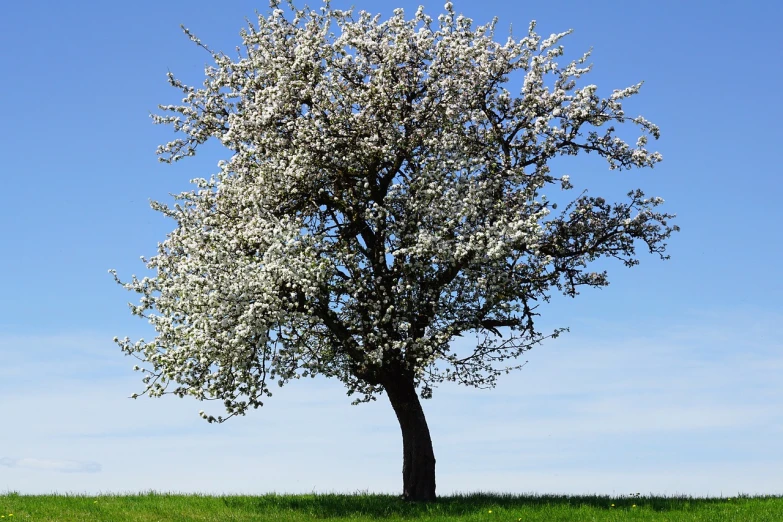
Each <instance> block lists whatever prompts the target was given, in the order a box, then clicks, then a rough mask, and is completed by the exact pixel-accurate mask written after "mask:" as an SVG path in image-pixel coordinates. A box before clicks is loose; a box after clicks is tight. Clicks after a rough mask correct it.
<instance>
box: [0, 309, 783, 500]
mask: <svg viewBox="0 0 783 522" xmlns="http://www.w3.org/2000/svg"><path fill="white" fill-rule="evenodd" d="M734 317H735V322H734V323H727V322H726V321H723V320H721V318H720V317H705V316H694V317H689V318H687V321H684V323H683V324H681V325H672V326H671V327H669V328H667V329H665V330H661V329H658V330H655V331H641V330H632V331H628V330H626V331H623V328H622V326H618V327H617V328H610V327H609V326H606V332H607V333H606V335H595V333H593V334H592V335H591V336H585V335H582V336H578V335H575V334H569V335H565V336H563V337H561V338H560V339H558V340H557V341H556V342H554V343H549V344H548V345H545V346H542V347H538V348H536V349H534V350H533V351H531V352H530V353H528V354H526V359H528V360H529V361H530V363H529V364H528V365H527V366H526V367H525V368H524V369H523V370H522V371H521V372H517V373H515V374H511V375H509V376H506V377H505V378H503V379H502V380H501V381H500V383H499V386H498V388H497V389H496V390H493V391H481V390H471V389H466V388H460V387H455V386H444V387H442V388H440V389H438V390H436V393H435V398H434V399H433V400H432V401H427V402H425V403H424V408H425V411H426V413H427V417H428V421H429V423H430V429H431V432H432V435H433V442H434V445H435V451H436V458H437V459H438V487H439V492H440V493H441V494H446V493H449V492H453V491H476V490H494V491H507V492H518V493H521V492H527V491H537V492H539V493H545V492H572V493H580V492H591V493H612V492H617V493H624V492H626V491H625V489H627V488H629V487H630V488H631V489H633V490H634V491H640V492H642V493H649V492H658V493H664V492H668V493H669V494H674V493H684V494H707V493H709V494H715V495H717V494H720V493H721V491H722V492H724V493H726V494H736V493H737V492H740V491H742V492H747V493H754V492H772V491H775V488H777V490H778V491H779V490H780V489H781V485H780V483H779V479H776V478H775V477H776V475H775V472H774V470H779V469H781V468H783V450H782V449H781V448H780V445H779V442H778V441H779V439H780V434H781V433H783V421H781V419H780V417H779V414H778V412H779V410H780V405H781V404H783V387H782V386H781V383H780V379H779V369H780V368H781V365H783V350H782V349H781V344H780V341H779V340H777V338H776V337H775V336H774V335H772V332H774V331H775V329H776V328H777V327H776V325H777V324H781V321H779V320H780V318H779V317H774V316H773V315H771V314H770V315H768V316H766V317H765V316H759V315H753V316H752V315H750V314H748V315H746V316H742V315H739V316H738V315H736V314H735V315H734ZM743 320H745V321H746V322H747V325H744V324H743ZM744 326H746V327H744ZM751 334H752V335H751ZM64 339H66V342H65V344H63V345H58V341H57V338H51V337H47V338H36V337H29V338H17V339H14V340H13V342H9V341H8V340H7V339H6V340H0V349H2V350H3V354H4V356H5V355H8V358H9V360H10V361H11V365H10V369H8V367H6V370H5V372H6V373H5V378H4V379H3V380H2V381H0V393H2V395H3V397H4V402H3V413H4V417H5V418H6V419H9V425H12V426H14V429H11V430H5V431H4V433H3V434H2V444H1V446H2V447H3V450H4V451H5V452H6V453H7V454H8V455H10V456H13V457H14V458H16V459H17V460H13V459H11V458H10V457H7V462H13V464H14V465H13V466H11V465H9V464H8V463H5V464H4V465H3V466H1V467H0V488H4V487H5V488H6V489H10V490H18V491H21V492H27V493H46V492H51V491H58V492H98V491H116V492H124V491H142V490H148V489H156V490H160V491H190V492H205V493H263V492H267V491H278V492H286V491H287V492H307V491H313V490H316V491H343V492H351V491H357V490H369V491H379V492H380V491H384V492H397V490H398V489H399V487H400V480H401V478H400V469H401V441H400V434H399V427H398V425H397V424H396V420H395V418H394V415H393V413H392V410H391V408H390V406H389V405H388V403H387V401H386V399H385V397H381V398H379V401H378V402H376V403H371V404H368V405H362V406H357V407H352V406H350V405H349V402H350V399H349V398H348V397H346V395H345V392H344V389H343V388H342V385H341V384H340V383H339V382H336V381H326V380H318V379H317V380H314V381H311V380H306V381H298V382H294V383H291V384H290V385H289V386H286V387H285V388H283V389H279V390H275V391H274V393H275V395H274V397H272V398H270V399H269V400H268V401H267V402H266V404H265V406H264V407H263V408H261V409H260V410H258V411H255V412H251V414H249V415H248V416H247V417H245V418H237V419H232V420H231V421H229V422H228V423H226V424H223V425H218V426H216V425H209V424H207V423H205V422H204V421H202V420H201V419H199V418H198V416H197V414H196V412H197V411H198V410H199V409H202V408H203V409H207V410H209V409H210V408H215V407H217V405H216V403H207V404H202V403H197V402H196V401H193V400H188V399H184V400H180V399H176V398H173V397H164V398H163V399H147V398H139V399H137V400H131V399H128V398H127V397H128V395H130V393H132V392H134V391H138V389H139V387H140V384H141V383H140V380H139V379H140V376H139V374H137V373H134V372H132V371H130V368H129V366H131V365H130V364H127V363H128V359H127V358H124V357H123V356H122V354H121V353H119V351H118V350H117V351H116V352H114V353H111V350H110V347H111V345H110V344H109V345H108V346H107V344H106V342H105V341H104V340H103V338H102V337H99V336H92V337H91V338H87V339H86V340H84V341H83V342H79V341H78V339H75V338H73V337H72V336H68V337H65V338H64ZM68 339H70V340H68ZM63 347H65V348H63ZM9 350H10V351H9ZM47 354H56V356H53V357H51V358H47V357H46V355H47ZM37 361H44V362H43V363H41V367H39V368H37V369H38V371H34V370H35V369H36V362H37ZM47 361H48V362H47ZM126 367H127V368H126ZM18 368H24V372H23V373H25V378H24V379H20V378H18V377H15V376H14V375H15V374H14V370H15V369H18ZM205 406H206V407H205ZM215 412H218V411H217V410H215ZM43 455H46V456H47V459H43V458H27V459H22V458H21V457H22V456H29V457H33V456H35V457H40V456H43ZM23 461H24V462H25V463H26V464H24V465H20V462H23ZM45 462H48V463H49V464H43V463H45ZM58 462H59V463H61V465H59V466H57V465H54V464H52V463H58ZM66 462H70V463H96V462H100V463H101V473H99V474H96V473H92V474H90V473H79V474H71V475H68V476H67V478H66V477H65V476H63V475H62V474H61V473H57V472H55V471H65V470H67V469H83V468H79V467H78V466H77V465H76V464H68V465H65V464H62V463H66ZM69 466H70V468H69ZM776 480H777V482H776Z"/></svg>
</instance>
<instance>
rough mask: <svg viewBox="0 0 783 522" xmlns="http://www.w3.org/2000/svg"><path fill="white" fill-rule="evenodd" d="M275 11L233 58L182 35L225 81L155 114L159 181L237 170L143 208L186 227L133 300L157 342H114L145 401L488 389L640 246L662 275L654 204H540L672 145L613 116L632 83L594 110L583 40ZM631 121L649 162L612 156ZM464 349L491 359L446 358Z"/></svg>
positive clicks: (237, 401) (465, 22)
mask: <svg viewBox="0 0 783 522" xmlns="http://www.w3.org/2000/svg"><path fill="white" fill-rule="evenodd" d="M279 4H280V3H279V2H278V1H277V0H273V1H271V2H270V6H271V12H270V14H269V15H268V16H266V17H264V16H263V15H262V16H259V18H258V22H257V25H256V26H253V25H251V26H250V27H248V28H246V29H244V30H243V31H242V33H241V36H242V40H243V42H242V43H243V46H242V50H243V52H242V54H241V55H240V56H239V57H238V58H235V59H233V58H229V57H228V56H227V55H225V54H222V53H219V52H216V51H212V50H210V49H209V48H207V47H206V46H204V44H202V43H201V41H200V40H199V39H198V38H196V37H195V36H193V35H192V34H191V33H190V32H189V31H188V30H185V32H186V34H187V35H188V36H189V37H190V38H191V40H193V42H195V43H196V44H197V45H199V46H201V47H202V48H204V49H206V50H207V51H208V52H209V53H210V54H211V57H212V59H213V61H214V65H213V66H210V67H208V68H207V69H206V72H205V75H206V80H205V82H204V85H203V87H192V86H188V85H185V84H183V83H182V82H181V81H180V80H178V79H177V78H176V77H175V76H174V75H173V74H169V76H168V79H169V83H171V85H173V86H174V87H176V88H177V89H179V90H181V91H182V94H183V96H184V97H183V98H182V102H181V104H173V105H161V106H160V108H161V110H162V111H163V113H164V114H163V115H155V116H153V119H154V121H155V122H156V123H163V124H169V125H171V126H172V128H173V129H174V130H175V131H176V132H177V133H178V135H179V137H178V138H177V139H174V140H172V141H171V142H169V143H166V144H164V145H161V146H160V147H159V149H158V153H159V155H160V159H161V160H162V161H164V162H174V161H178V160H180V159H182V158H184V157H187V156H192V155H194V154H195V153H196V150H197V149H198V147H199V146H200V145H201V144H203V143H205V142H206V141H208V140H210V139H213V138H214V139H216V140H218V141H220V143H222V144H223V145H224V146H225V147H226V149H227V150H228V151H230V152H229V157H227V158H224V159H222V160H221V161H220V162H219V163H218V169H219V170H218V171H217V172H216V173H215V174H214V175H213V176H212V177H210V178H209V179H196V180H193V184H194V185H195V188H194V189H193V190H191V191H190V192H184V193H182V194H179V195H178V196H176V203H175V204H174V205H171V206H169V205H164V204H162V203H153V204H152V206H153V208H154V209H155V210H157V211H159V212H161V213H163V214H164V215H166V216H168V217H170V218H172V219H173V220H175V221H176V228H175V229H174V230H173V231H172V232H171V233H169V234H168V236H167V238H166V240H165V241H164V242H162V243H160V244H159V246H158V251H157V254H156V255H154V256H152V257H150V258H149V259H146V258H145V259H144V262H145V264H146V267H147V268H148V269H150V270H152V271H153V272H154V274H155V275H154V276H151V277H143V278H137V277H136V276H131V278H130V280H129V281H126V282H121V283H120V284H122V285H123V286H124V287H125V288H126V289H128V290H132V291H135V292H137V293H138V294H139V295H140V302H139V304H138V305H134V304H131V311H132V313H134V314H136V315H139V316H143V317H145V318H146V319H147V320H148V321H149V322H150V323H151V325H152V326H153V327H154V328H155V331H156V332H157V335H156V337H155V338H154V339H153V340H151V341H144V340H143V339H142V340H139V341H136V342H131V340H129V339H128V338H124V339H118V338H115V342H117V343H118V344H119V345H120V347H121V348H122V349H123V351H124V352H125V353H127V354H129V355H133V356H135V357H137V358H138V359H139V360H140V361H142V362H143V363H144V364H145V365H146V368H145V370H144V373H145V377H144V380H143V382H144V383H145V386H146V388H145V391H144V393H146V394H148V395H151V396H159V395H162V394H164V393H173V394H176V395H179V396H185V395H189V396H193V397H196V398H197V399H200V400H207V399H219V400H220V401H222V403H223V405H224V407H225V409H226V411H227V413H228V416H229V417H230V416H232V415H236V414H243V413H245V412H246V410H247V409H248V408H250V407H259V406H261V405H262V399H263V398H264V397H265V396H271V392H270V389H269V383H278V384H279V385H284V384H285V383H286V382H288V381H290V380H291V379H297V378H300V377H302V376H315V375H325V376H328V377H336V378H338V379H340V380H342V381H343V382H345V384H346V386H347V387H348V392H349V394H354V393H358V395H359V399H357V401H359V402H361V401H365V400H370V399H372V398H373V396H374V395H375V394H377V393H378V392H379V391H381V390H382V389H383V383H384V382H385V380H386V379H388V378H389V376H390V375H392V374H394V373H395V372H396V373H397V374H406V375H407V374H408V373H406V372H410V374H411V375H413V376H414V379H415V382H416V384H417V385H420V386H421V387H422V390H423V391H422V394H423V395H426V396H429V395H430V394H431V386H432V385H433V384H435V383H438V382H440V381H443V380H452V381H458V382H461V383H463V384H468V385H472V386H477V387H486V386H493V385H494V384H495V379H496V377H497V376H498V375H499V374H500V373H501V372H507V371H508V370H509V369H513V368H517V367H519V365H514V364H513V360H514V359H515V358H517V357H518V356H519V355H521V354H522V353H523V352H524V351H525V350H527V349H529V348H530V347H532V346H534V345H535V344H538V343H539V342H541V341H542V340H543V339H545V338H547V337H550V336H551V337H554V336H557V335H558V334H559V333H560V332H561V331H562V330H556V331H554V332H553V333H551V334H549V335H544V334H543V333H541V332H539V331H538V330H537V329H536V327H535V325H534V324H535V322H534V320H535V318H536V316H537V312H536V310H537V306H538V303H540V302H542V301H546V300H547V299H549V294H550V291H551V290H552V289H557V290H559V291H562V292H564V293H565V294H567V295H572V296H573V295H576V294H577V293H578V287H580V286H584V285H587V286H602V285H605V284H608V280H607V278H606V275H605V274H604V273H595V272H591V271H589V270H587V265H588V264H589V263H590V262H592V261H595V260H596V259H598V258H600V257H613V258H617V259H620V260H622V261H623V262H624V263H625V264H627V265H629V266H631V265H633V264H636V263H637V262H638V261H637V259H636V257H635V245H636V244H637V243H639V242H641V243H644V244H645V245H646V247H647V248H648V249H649V250H650V251H651V252H653V253H657V254H659V255H661V256H662V257H663V252H664V249H665V242H664V241H665V240H666V239H667V238H668V237H669V235H670V234H671V233H672V232H673V231H674V230H676V227H674V226H670V225H668V224H667V220H668V219H669V218H671V217H673V216H672V215H670V214H662V213H658V212H654V211H653V210H652V209H653V207H655V206H657V205H658V204H660V202H661V200H659V199H645V197H644V194H643V193H642V192H641V191H633V192H631V193H630V194H629V200H628V201H627V202H624V203H617V204H609V203H607V202H606V201H605V200H603V199H602V198H594V197H588V196H587V195H585V194H584V193H583V194H582V195H580V196H579V197H577V198H575V199H573V200H572V202H571V203H570V204H568V205H565V208H563V209H560V210H559V213H555V212H554V211H555V210H556V209H557V205H556V204H554V203H550V202H549V201H550V200H549V199H547V198H546V195H545V194H544V192H546V191H568V190H571V189H572V188H573V185H572V184H571V177H569V176H565V175H563V176H555V175H553V174H552V173H550V167H549V166H548V164H549V163H550V160H553V159H554V158H556V157H559V156H567V155H576V154H578V153H580V152H585V153H588V154H596V155H598V156H601V157H603V158H604V159H605V160H606V161H607V162H608V165H609V167H610V168H611V169H620V170H623V169H630V168H632V167H652V166H653V165H655V164H656V163H657V162H659V161H660V160H661V156H660V154H658V153H657V152H650V151H648V150H647V149H646V148H645V147H646V146H647V138H648V136H652V137H653V138H657V137H658V136H659V130H658V127H656V126H655V125H654V124H652V123H650V122H649V121H647V120H645V119H644V118H642V117H641V116H639V117H636V118H632V119H629V118H627V117H626V116H625V114H624V112H623V109H622V104H621V102H622V100H624V99H625V98H628V97H629V96H632V95H633V94H636V93H637V92H638V91H639V88H640V86H641V84H637V85H634V86H632V87H628V88H626V89H622V90H617V91H614V92H613V93H612V94H611V95H610V96H609V97H608V98H602V97H601V96H600V95H599V94H598V93H599V89H598V87H596V86H595V85H586V86H583V87H578V86H577V80H578V79H579V78H580V77H581V76H583V75H584V74H587V73H588V72H589V70H590V67H589V66H587V67H583V66H582V65H583V64H584V63H585V61H586V59H587V56H588V54H589V53H588V54H585V55H584V56H582V57H581V58H579V59H577V60H574V61H572V62H570V63H568V64H565V65H560V64H558V63H557V62H556V60H557V59H558V58H559V57H561V56H563V53H564V51H563V48H562V46H560V45H559V44H560V42H561V40H562V39H563V38H565V37H566V36H567V35H568V34H569V32H570V31H566V32H563V33H557V34H553V35H552V36H550V37H549V38H547V39H545V40H542V38H541V37H540V36H539V35H538V34H536V33H535V31H534V29H535V23H531V25H530V29H529V32H528V34H527V35H526V36H525V37H523V38H522V39H519V40H515V39H513V38H511V37H509V38H508V39H507V40H506V41H505V43H498V42H496V41H495V40H494V28H495V23H496V21H493V22H491V23H489V24H486V25H482V26H473V25H472V22H473V21H472V20H471V19H469V18H466V17H464V16H461V15H460V16H457V15H456V13H455V12H454V7H453V5H452V3H451V2H448V3H446V5H445V10H446V14H442V15H440V16H439V17H438V18H437V21H436V22H434V23H433V19H432V18H430V17H428V16H427V15H425V14H424V11H423V9H422V8H419V9H418V10H417V11H416V13H415V15H414V17H413V18H412V19H406V18H405V15H404V12H403V10H401V9H399V10H395V11H394V14H393V16H392V17H391V18H390V19H388V20H385V21H381V19H380V17H379V16H374V15H372V14H370V13H368V12H365V11H360V12H358V13H354V11H353V10H349V11H339V10H335V9H332V8H330V7H329V5H328V3H325V4H324V7H322V8H321V9H320V10H319V11H316V10H311V9H304V10H297V9H295V8H293V7H291V12H290V13H286V12H285V11H283V10H282V9H281V8H280V7H279ZM332 31H334V33H333V32H332ZM512 77H513V78H518V79H520V80H522V81H521V84H522V87H521V90H520V92H519V93H518V95H514V94H513V93H511V92H510V91H509V90H508V89H507V87H508V85H509V82H510V79H511V78H512ZM624 122H626V123H628V122H629V123H632V124H635V125H636V126H638V127H639V128H640V129H641V131H642V133H643V136H642V137H641V138H640V139H639V140H638V141H637V143H636V146H631V145H629V144H628V143H626V142H625V141H623V140H622V139H620V138H619V137H617V136H616V135H615V134H614V125H616V124H621V123H624ZM572 177H573V178H574V179H576V178H577V177H578V175H576V176H572ZM112 273H113V272H112ZM114 277H115V278H117V276H116V274H115V275H114ZM117 281H118V282H120V280H119V279H117ZM499 328H504V329H509V331H510V332H511V334H510V337H507V338H503V337H502V335H501V334H500V331H499V330H498V329H499ZM470 331H474V332H477V333H479V334H483V335H484V336H485V337H484V339H483V340H481V341H479V342H477V346H476V347H475V349H474V351H473V352H471V353H467V354H465V353H460V354H458V353H455V352H454V351H453V350H452V348H451V346H450V344H449V343H450V341H451V340H452V339H453V338H454V337H455V336H457V335H461V334H463V333H465V332H470ZM425 390H426V393H425ZM200 415H201V416H202V417H203V418H205V419H207V420H209V421H210V422H213V421H217V422H221V421H223V420H225V418H227V417H225V418H224V417H222V416H218V417H214V416H211V415H208V414H206V413H205V412H204V411H201V412H200Z"/></svg>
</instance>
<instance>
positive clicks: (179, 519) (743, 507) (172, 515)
mask: <svg viewBox="0 0 783 522" xmlns="http://www.w3.org/2000/svg"><path fill="white" fill-rule="evenodd" d="M319 519H328V520H333V521H338V520H351V521H354V522H362V521H371V520H377V519H384V520H388V521H393V520H418V521H422V522H442V521H447V520H460V521H498V522H500V521H504V522H505V521H509V522H523V521H525V522H527V521H542V522H543V521H577V522H579V521H598V522H601V521H622V520H645V521H648V520H649V521H668V522H678V521H691V520H699V521H705V522H721V521H735V520H736V521H743V522H776V521H783V496H772V495H765V496H745V495H742V496H737V497H690V496H672V497H663V496H642V495H639V494H636V495H630V496H617V497H611V496H602V495H573V496H572V495H538V494H528V495H509V494H498V493H472V494H459V495H451V496H443V497H438V501H437V502H435V503H432V504H424V503H410V502H405V501H403V500H401V499H400V498H399V497H397V496H394V495H380V494H366V493H364V494H362V493H355V494H335V493H327V494H317V493H313V494H306V495H284V494H276V493H270V494H266V495H258V496H249V495H222V496H211V495H202V494H178V493H157V492H154V491H150V492H146V493H136V494H126V495H97V496H95V495H81V494H69V493H66V494H52V495H22V494H19V493H16V492H8V493H5V494H0V520H2V521H3V522H6V521H8V522H10V521H14V520H41V521H63V522H66V521H80V522H81V521H87V520H90V521H92V520H95V521H106V522H141V521H144V522H153V521H161V522H162V521H166V522H185V521H195V520H200V521H251V520H253V521H257V520H274V521H281V522H284V521H295V520H319Z"/></svg>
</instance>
